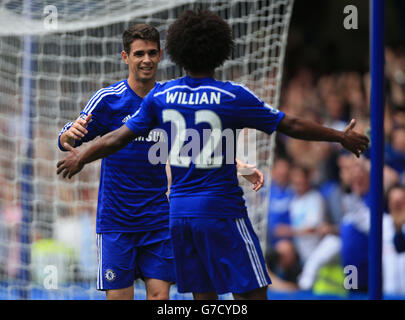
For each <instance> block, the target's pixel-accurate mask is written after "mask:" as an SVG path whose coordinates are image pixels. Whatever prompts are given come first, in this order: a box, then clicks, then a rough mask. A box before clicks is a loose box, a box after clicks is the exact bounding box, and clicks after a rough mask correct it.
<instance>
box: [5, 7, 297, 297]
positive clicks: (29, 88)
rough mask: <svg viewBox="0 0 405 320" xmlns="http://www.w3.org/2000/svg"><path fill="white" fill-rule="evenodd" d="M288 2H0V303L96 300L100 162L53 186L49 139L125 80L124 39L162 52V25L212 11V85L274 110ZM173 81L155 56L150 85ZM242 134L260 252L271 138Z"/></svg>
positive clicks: (173, 73) (53, 148) (53, 149)
mask: <svg viewBox="0 0 405 320" xmlns="http://www.w3.org/2000/svg"><path fill="white" fill-rule="evenodd" d="M292 6H293V0H259V1H256V0H231V1H228V0H227V1H214V0H212V1H210V0H80V1H79V0H53V1H52V2H47V1H42V0H25V1H11V0H10V1H7V0H5V1H2V2H1V4H0V147H1V152H0V164H1V165H0V185H1V188H0V238H1V241H0V299H97V298H100V299H102V298H104V294H103V293H100V292H97V291H96V290H95V284H96V281H95V279H96V275H97V258H96V241H95V240H96V237H95V226H94V225H95V214H96V205H97V190H98V181H99V169H100V168H99V166H100V162H95V163H93V164H91V165H88V166H87V167H86V168H85V169H84V170H83V171H82V172H81V173H80V175H78V176H76V177H75V179H73V180H71V181H64V180H62V179H61V178H60V177H58V176H57V175H56V162H57V161H58V160H59V159H61V158H62V156H63V153H62V152H60V151H59V149H58V148H57V136H58V134H59V132H60V130H61V128H62V127H63V126H64V125H65V124H66V123H67V122H69V121H72V120H74V119H76V118H77V116H78V114H79V112H80V110H82V108H83V106H84V105H85V104H86V103H87V101H88V99H89V98H90V97H91V95H92V94H93V93H94V92H96V91H97V90H98V89H100V88H102V87H105V86H108V85H110V84H112V83H115V82H117V81H119V80H122V79H125V78H126V77H127V66H126V65H125V64H124V63H123V62H122V60H121V55H120V53H121V50H122V43H121V41H122V40H121V39H122V32H123V31H124V30H125V29H126V28H127V27H128V26H130V25H132V24H136V23H148V24H151V25H153V26H155V27H156V28H157V29H158V30H159V32H160V34H161V39H162V47H164V41H165V34H166V31H167V29H168V26H169V25H170V23H172V22H173V21H174V20H175V19H176V18H177V17H178V16H179V15H180V14H181V13H182V12H183V11H184V10H186V9H197V8H200V9H210V10H212V11H214V12H216V13H218V14H219V15H221V16H222V17H223V18H225V19H226V20H227V21H228V22H229V24H230V25H231V27H232V31H233V35H234V38H235V42H236V47H235V50H234V53H233V57H232V59H231V60H229V61H227V62H226V63H225V65H224V66H223V67H221V68H220V69H218V71H217V75H216V76H217V78H218V79H220V80H232V81H234V82H238V83H242V84H244V85H245V86H246V87H248V88H250V89H251V90H252V91H254V92H255V93H256V94H257V95H258V96H259V97H260V98H261V99H262V100H264V101H265V102H266V103H268V104H269V105H272V106H273V107H274V108H278V101H279V92H280V84H281V75H282V65H283V57H284V48H285V45H286V39H287V34H288V25H289V20H290V16H291V11H292ZM183 75H184V72H183V71H182V70H180V69H179V68H178V67H176V66H175V65H174V64H173V63H172V62H171V61H170V60H169V59H168V57H167V55H166V54H164V56H163V59H162V61H161V63H160V65H159V71H158V80H159V81H164V80H168V79H173V78H176V77H179V76H183ZM244 134H245V136H244V137H245V138H246V139H247V140H246V141H253V142H254V143H255V145H256V153H255V160H254V161H255V163H254V164H255V165H256V166H257V167H258V168H259V169H260V170H261V171H262V172H263V173H264V174H265V186H264V188H262V190H261V191H260V192H257V193H255V192H253V191H251V186H250V185H249V184H246V182H244V181H243V179H241V180H240V181H241V185H242V186H243V188H244V190H245V197H246V203H247V206H248V211H249V216H250V218H251V220H252V222H253V224H254V227H255V229H256V231H257V233H258V235H259V238H260V239H261V241H262V245H263V246H265V234H266V225H267V223H266V221H267V205H268V198H269V195H268V192H269V191H268V190H269V184H270V174H269V172H270V170H269V168H270V165H271V159H272V146H273V141H274V135H273V137H272V138H270V137H269V136H268V135H266V134H264V133H261V132H256V131H254V130H250V129H249V130H248V131H247V133H244ZM248 138H249V139H248ZM245 160H246V161H248V162H249V159H245ZM173 290H175V289H173ZM172 295H173V296H172V298H173V297H174V298H178V299H181V298H184V297H182V295H177V294H176V293H175V292H174V293H173V294H172ZM138 297H140V298H142V297H143V296H142V293H140V294H139V296H138Z"/></svg>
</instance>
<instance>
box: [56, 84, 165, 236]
mask: <svg viewBox="0 0 405 320" xmlns="http://www.w3.org/2000/svg"><path fill="white" fill-rule="evenodd" d="M142 100H143V99H142V98H141V97H139V96H138V95H137V94H136V93H135V92H134V91H133V90H132V89H131V88H130V86H129V85H128V83H127V80H123V81H120V82H117V83H115V84H113V85H111V86H109V87H107V88H103V89H100V90H99V91H97V92H96V93H95V94H94V95H93V96H92V98H91V99H90V100H89V102H88V103H87V105H86V106H85V107H84V109H83V110H82V111H81V113H80V116H81V117H86V116H87V115H88V114H92V119H91V121H90V123H89V124H88V126H87V130H88V134H87V135H86V136H85V137H84V138H82V140H81V141H76V146H79V145H80V144H81V143H83V142H87V141H90V140H92V139H94V138H96V137H97V136H103V135H104V134H106V133H108V132H110V131H113V130H115V129H118V128H119V127H121V126H122V125H123V124H124V123H125V122H126V121H127V120H128V119H129V118H130V117H131V115H133V114H134V112H136V111H137V110H138V109H139V107H140V105H141V102H142ZM70 126H71V123H70V124H67V125H66V126H65V127H64V128H63V129H62V132H61V134H62V133H63V132H64V131H66V130H68V129H69V127H70ZM161 138H164V136H163V135H161V134H160V132H159V131H158V129H156V130H151V131H150V132H149V135H147V136H146V137H139V138H136V139H135V140H134V141H132V142H131V143H129V144H128V145H127V146H126V147H125V148H123V149H122V150H120V151H118V152H116V153H114V154H112V155H110V156H108V157H106V158H104V159H103V160H102V162H101V173H100V185H99V193H98V205H97V221H96V232H97V233H105V232H139V231H150V230H157V229H160V228H163V227H168V223H169V215H168V213H169V204H168V199H167V196H166V192H167V178H166V170H165V164H164V163H159V164H152V163H151V162H150V161H148V152H149V148H150V147H151V146H152V145H153V144H154V143H155V142H157V141H159V139H161ZM59 147H60V148H61V149H62V150H63V147H62V146H61V145H60V142H59Z"/></svg>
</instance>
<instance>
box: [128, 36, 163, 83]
mask: <svg viewBox="0 0 405 320" xmlns="http://www.w3.org/2000/svg"><path fill="white" fill-rule="evenodd" d="M121 56H122V59H123V60H124V61H125V63H126V64H127V65H128V69H129V78H130V79H133V80H134V81H135V82H143V83H145V82H149V81H153V82H155V76H156V70H157V67H158V64H159V62H160V59H161V56H162V52H161V50H159V47H158V44H157V43H156V42H153V41H148V40H141V39H137V40H134V41H133V42H132V43H131V46H130V50H129V53H127V52H126V51H125V50H124V51H122V53H121Z"/></svg>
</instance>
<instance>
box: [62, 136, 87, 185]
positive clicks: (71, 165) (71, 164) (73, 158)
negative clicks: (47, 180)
mask: <svg viewBox="0 0 405 320" xmlns="http://www.w3.org/2000/svg"><path fill="white" fill-rule="evenodd" d="M63 147H64V148H65V149H66V150H68V151H69V154H68V155H67V156H66V157H65V158H64V159H63V160H60V161H59V162H58V163H57V164H56V166H57V170H56V173H57V174H61V173H62V176H63V178H66V177H68V178H69V179H70V178H72V177H73V176H74V175H75V174H76V173H78V172H80V171H81V170H82V169H83V167H84V165H83V164H82V163H81V162H80V160H79V154H80V152H79V151H78V150H76V149H75V148H73V147H72V146H71V145H70V144H68V143H65V144H64V145H63Z"/></svg>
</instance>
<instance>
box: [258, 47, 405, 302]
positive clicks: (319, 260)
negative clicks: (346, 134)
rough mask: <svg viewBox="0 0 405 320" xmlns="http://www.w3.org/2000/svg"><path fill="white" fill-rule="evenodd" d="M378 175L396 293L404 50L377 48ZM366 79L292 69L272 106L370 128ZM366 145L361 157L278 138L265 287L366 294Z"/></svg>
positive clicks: (401, 259) (403, 176) (403, 199)
mask: <svg viewBox="0 0 405 320" xmlns="http://www.w3.org/2000/svg"><path fill="white" fill-rule="evenodd" d="M385 77H386V79H385V80H386V88H385V94H386V100H385V117H384V140H385V152H384V160H385V166H384V171H383V176H384V178H383V189H384V215H383V235H382V236H383V253H382V255H383V291H384V293H385V294H393V295H405V273H404V272H403V270H405V253H402V252H400V251H399V250H397V248H396V247H395V245H394V240H393V239H394V235H395V234H396V233H398V232H400V231H401V230H405V228H404V225H405V51H401V50H393V49H391V48H387V49H386V66H385ZM369 97H370V75H369V73H366V74H360V73H359V72H355V71H346V72H341V73H334V74H327V75H315V73H314V72H313V71H312V70H310V69H308V68H301V69H300V70H298V71H297V72H296V74H295V75H294V76H292V77H291V78H290V79H287V81H286V84H285V88H284V89H283V92H282V100H281V103H280V106H281V107H280V109H281V110H283V111H285V112H287V113H289V114H292V115H296V116H298V117H301V118H308V119H312V120H315V121H317V122H319V123H322V124H324V125H326V126H328V127H332V128H335V129H339V130H344V128H345V127H346V126H347V125H348V124H349V122H350V120H351V119H356V121H357V124H356V127H355V128H354V130H356V131H358V132H362V133H365V134H366V135H369V133H370V112H371V110H370V102H369ZM371 197H372V194H370V159H369V150H368V152H365V153H364V155H362V156H361V157H360V158H356V157H355V156H354V155H352V154H349V153H348V152H346V151H345V150H343V149H342V147H341V146H340V145H339V144H335V143H319V142H307V141H300V140H295V139H291V138H288V137H286V136H282V135H278V136H277V146H276V154H275V161H274V163H273V167H272V185H271V190H270V203H269V211H268V231H267V239H268V241H267V242H268V243H267V247H268V250H267V252H266V259H267V264H268V268H269V270H270V273H271V276H272V279H273V285H272V286H271V289H273V290H312V291H313V292H315V293H327V294H341V295H347V294H350V293H354V292H362V293H366V292H367V291H368V267H369V265H368V263H369V257H368V249H369V248H368V235H369V230H370V199H371Z"/></svg>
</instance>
